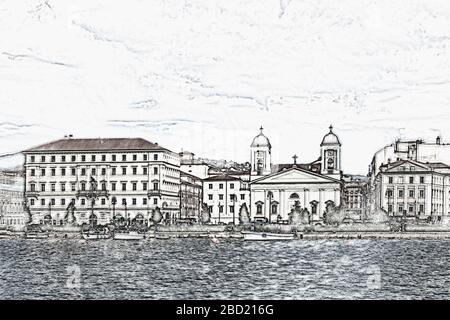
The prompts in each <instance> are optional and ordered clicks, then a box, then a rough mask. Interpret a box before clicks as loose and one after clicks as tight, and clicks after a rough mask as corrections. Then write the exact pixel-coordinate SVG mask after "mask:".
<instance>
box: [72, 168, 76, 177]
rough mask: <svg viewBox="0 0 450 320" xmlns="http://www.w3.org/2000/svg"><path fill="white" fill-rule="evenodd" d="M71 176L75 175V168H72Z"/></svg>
mask: <svg viewBox="0 0 450 320" xmlns="http://www.w3.org/2000/svg"><path fill="white" fill-rule="evenodd" d="M72 175H73V176H74V175H76V170H75V168H72Z"/></svg>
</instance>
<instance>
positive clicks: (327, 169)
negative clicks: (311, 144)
mask: <svg viewBox="0 0 450 320" xmlns="http://www.w3.org/2000/svg"><path fill="white" fill-rule="evenodd" d="M341 147H342V144H341V142H340V141H339V138H338V136H337V135H336V134H335V133H334V132H333V126H332V125H331V126H330V132H329V133H327V134H326V135H325V136H324V137H323V140H322V143H321V144H320V156H321V158H322V164H321V165H322V170H321V173H322V174H324V175H327V176H331V177H333V178H336V179H340V176H341V170H342V164H341Z"/></svg>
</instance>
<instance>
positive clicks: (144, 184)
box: [142, 182, 147, 191]
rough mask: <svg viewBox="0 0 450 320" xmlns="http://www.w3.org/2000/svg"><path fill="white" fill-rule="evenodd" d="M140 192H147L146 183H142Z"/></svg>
mask: <svg viewBox="0 0 450 320" xmlns="http://www.w3.org/2000/svg"><path fill="white" fill-rule="evenodd" d="M142 190H144V191H147V182H142Z"/></svg>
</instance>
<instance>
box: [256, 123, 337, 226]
mask: <svg viewBox="0 0 450 320" xmlns="http://www.w3.org/2000/svg"><path fill="white" fill-rule="evenodd" d="M341 146H342V145H341V142H340V140H339V138H338V136H337V135H336V134H335V133H334V132H333V127H330V131H329V133H327V134H326V135H325V136H324V138H323V139H322V143H321V144H320V157H319V158H318V159H317V160H316V161H314V162H312V163H309V164H297V162H296V156H294V162H293V163H291V164H279V165H273V164H272V145H271V143H270V140H269V139H268V138H267V137H266V136H265V135H264V134H263V132H262V128H261V129H260V133H259V134H258V135H257V136H256V137H255V138H254V139H253V141H252V144H251V146H250V150H251V155H250V163H251V167H252V169H251V173H250V181H251V182H250V212H251V218H252V219H253V220H262V221H267V222H276V221H280V220H285V221H286V220H288V216H289V213H290V212H291V210H292V209H293V208H294V207H295V206H300V207H302V208H306V209H308V211H309V212H310V213H311V218H312V220H313V221H319V220H321V219H322V218H323V215H324V213H325V210H326V207H327V205H335V206H339V205H340V204H341V189H342V183H341V174H342V172H341V171H342V170H341V166H342V163H341Z"/></svg>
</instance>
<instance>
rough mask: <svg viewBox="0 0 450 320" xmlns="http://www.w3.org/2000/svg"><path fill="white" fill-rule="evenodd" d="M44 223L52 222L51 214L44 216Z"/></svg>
mask: <svg viewBox="0 0 450 320" xmlns="http://www.w3.org/2000/svg"><path fill="white" fill-rule="evenodd" d="M44 224H52V216H51V215H49V214H48V215H46V216H45V217H44Z"/></svg>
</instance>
